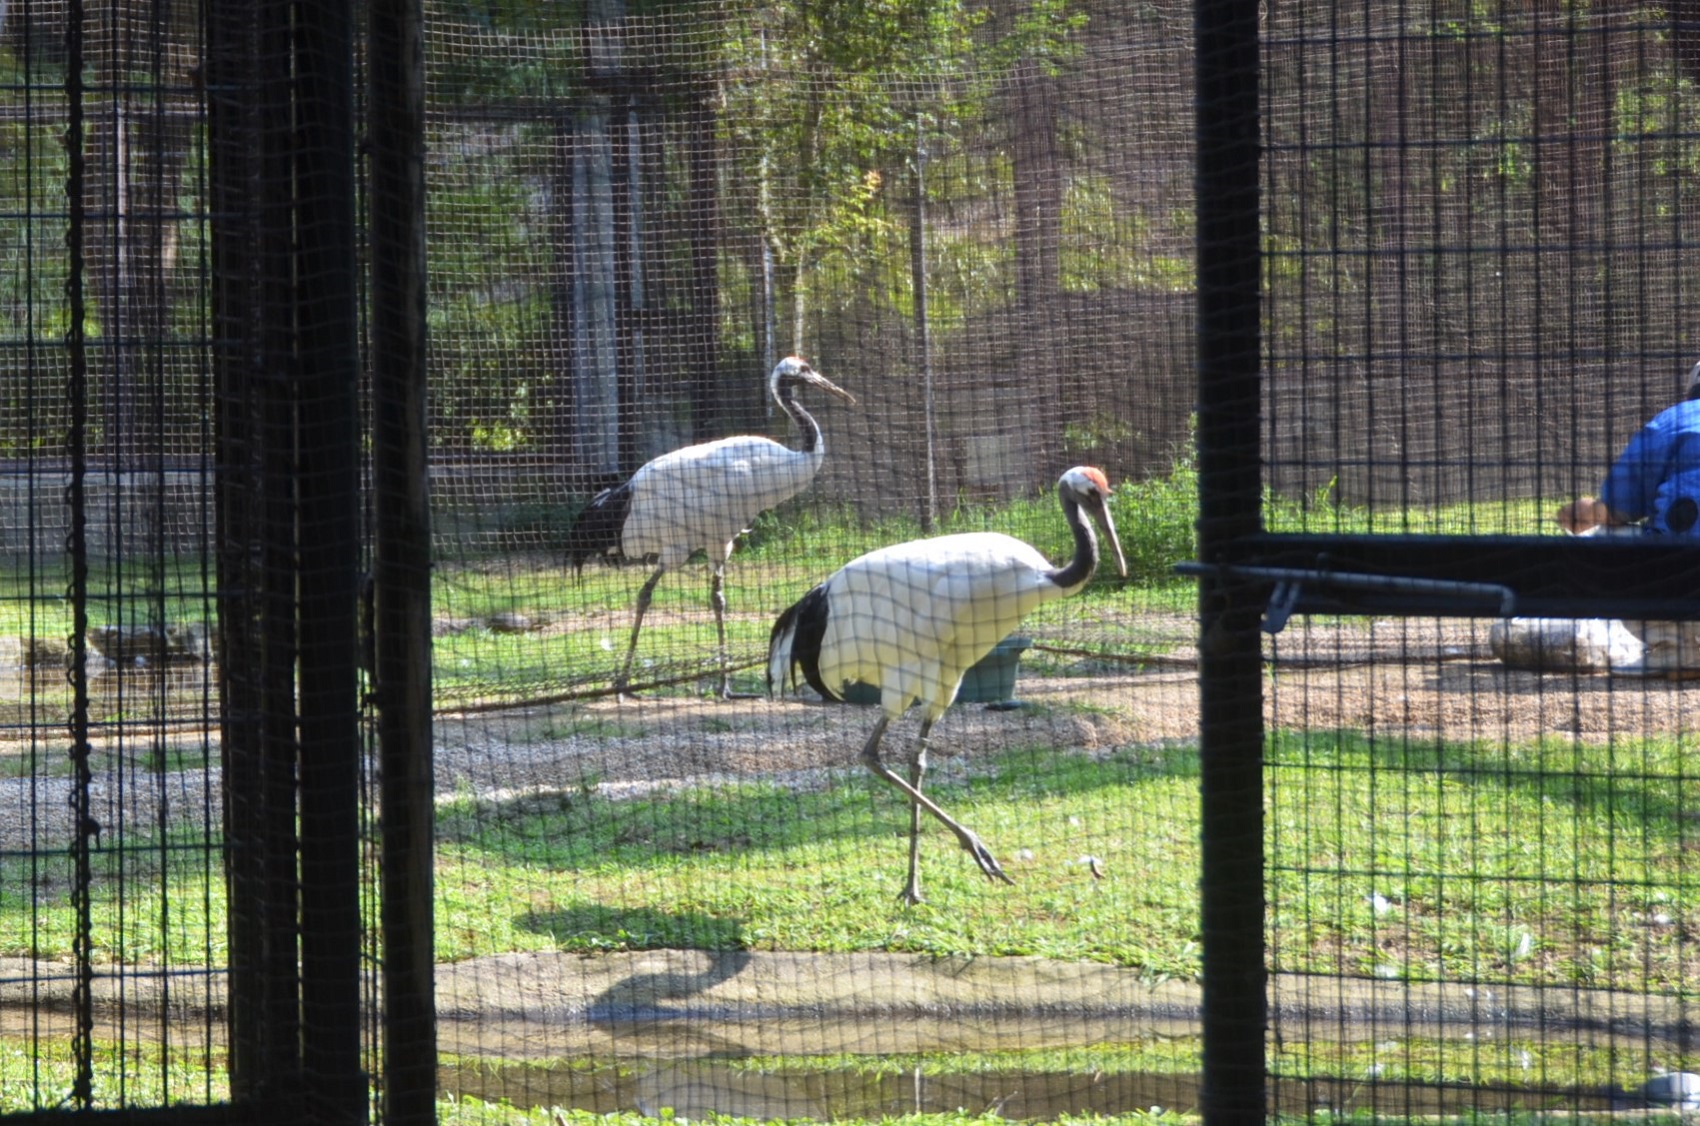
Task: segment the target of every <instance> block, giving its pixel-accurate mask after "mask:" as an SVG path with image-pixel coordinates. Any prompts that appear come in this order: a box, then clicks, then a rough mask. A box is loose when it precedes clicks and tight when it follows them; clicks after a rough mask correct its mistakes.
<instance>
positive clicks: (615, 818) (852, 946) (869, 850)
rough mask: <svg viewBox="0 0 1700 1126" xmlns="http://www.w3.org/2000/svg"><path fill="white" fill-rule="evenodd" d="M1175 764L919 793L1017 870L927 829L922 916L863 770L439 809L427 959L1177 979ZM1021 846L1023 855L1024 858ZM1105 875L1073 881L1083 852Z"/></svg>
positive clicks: (1181, 912) (883, 806) (1064, 767)
mask: <svg viewBox="0 0 1700 1126" xmlns="http://www.w3.org/2000/svg"><path fill="white" fill-rule="evenodd" d="M1194 764H1195V756H1194V755H1192V754H1190V753H1187V752H1173V753H1170V752H1165V753H1163V754H1156V753H1150V754H1131V753H1130V754H1128V755H1123V756H1118V757H1116V758H1114V759H1111V760H1108V761H1092V760H1088V759H1085V758H1081V757H1076V756H1058V755H1056V754H1055V753H1054V752H1050V751H1045V752H1028V753H1011V754H1007V755H1004V756H1002V757H1000V758H999V759H997V760H996V761H995V763H993V764H992V766H993V767H994V769H995V776H992V777H975V778H973V779H971V780H970V781H969V782H968V783H967V784H964V785H954V786H951V785H937V786H929V792H930V793H933V794H934V795H936V797H937V799H938V800H939V801H940V802H941V803H942V804H943V805H944V806H945V808H946V809H948V810H950V811H951V813H952V814H953V815H954V816H956V817H958V818H959V819H960V820H962V821H963V822H964V823H965V824H968V825H970V826H971V827H973V828H974V830H975V831H976V832H977V833H979V834H980V835H981V836H982V837H983V838H984V839H985V840H987V841H988V842H995V845H993V847H994V852H996V853H997V854H998V855H999V858H1000V860H1001V861H1002V862H1003V863H1004V865H1005V867H1006V868H1007V869H1008V870H1009V871H1010V872H1011V874H1012V875H1013V876H1014V877H1015V879H1016V881H1017V883H1016V886H1015V887H1013V888H1005V887H993V886H991V885H989V884H988V883H987V882H986V880H985V878H984V877H983V876H982V875H981V874H980V872H979V870H978V868H976V867H975V866H974V865H973V864H972V862H971V861H970V860H969V859H968V858H967V856H966V855H965V854H964V853H963V852H962V851H961V849H960V848H959V847H958V846H957V845H956V842H955V841H954V840H953V839H952V838H950V837H948V836H946V835H944V834H942V833H940V832H937V831H934V830H933V829H932V827H929V829H928V832H927V836H926V849H925V854H924V856H923V881H924V887H925V889H926V891H927V894H928V897H929V903H928V904H927V905H924V906H922V907H920V908H916V909H913V910H911V909H906V908H904V907H902V906H901V905H900V904H899V902H898V899H897V893H898V891H899V890H900V889H901V887H902V881H903V875H904V871H905V868H906V864H907V843H906V842H907V833H908V812H907V810H906V808H905V807H903V806H902V805H900V804H899V803H898V802H897V800H895V798H894V796H893V794H892V793H891V792H890V791H888V790H887V788H886V787H884V786H883V785H881V784H880V783H878V782H877V781H875V780H873V779H872V778H870V777H869V776H868V775H866V774H865V772H861V771H847V772H846V773H845V774H844V776H843V777H842V779H841V780H838V781H836V782H834V783H833V784H832V785H831V786H829V787H828V788H826V789H823V790H820V791H816V792H805V793H801V794H792V793H790V792H788V791H785V790H781V789H779V788H776V787H773V786H768V785H762V784H744V785H739V786H727V787H716V788H714V789H712V790H701V791H693V792H689V793H685V794H681V795H678V796H673V797H666V798H657V799H650V800H636V801H620V802H613V801H608V800H605V799H600V798H594V797H589V796H585V795H583V794H576V793H569V794H564V795H562V796H561V797H560V798H559V799H557V800H556V801H555V802H553V803H550V804H544V803H539V802H536V801H530V800H528V801H526V802H523V803H517V804H515V805H511V806H509V807H507V808H492V807H491V806H490V805H489V803H484V802H479V801H477V800H475V799H473V798H471V797H467V798H463V799H461V800H459V801H457V802H455V803H453V804H451V805H448V806H446V807H443V808H441V809H440V810H439V818H440V822H439V823H440V830H439V838H440V842H441V843H440V847H439V852H438V884H439V887H440V889H441V896H440V899H439V910H438V916H437V943H438V950H437V952H438V956H439V957H440V958H443V959H445V960H455V959H459V958H465V957H470V956H473V955H476V954H483V953H491V952H495V951H498V950H578V951H595V950H614V949H650V948H658V947H676V946H684V947H700V948H706V949H771V950H817V951H859V950H891V951H907V952H918V953H930V954H938V955H947V954H1033V955H1041V956H1046V957H1054V958H1064V959H1084V960H1091V961H1100V962H1110V963H1115V964H1121V965H1131V966H1138V967H1140V968H1141V969H1143V970H1144V971H1146V972H1148V973H1149V974H1151V975H1152V976H1153V977H1166V976H1177V975H1178V976H1191V975H1193V974H1194V973H1195V972H1196V959H1197V949H1196V917H1195V913H1196V908H1195V899H1196V894H1195V890H1194V886H1193V882H1192V881H1191V880H1190V879H1179V878H1169V876H1168V875H1167V873H1178V872H1179V871H1182V870H1191V869H1194V868H1195V867H1196V862H1197V851H1196V842H1195V841H1194V840H1193V839H1192V836H1190V835H1189V832H1190V827H1191V826H1193V825H1194V824H1195V819H1194V818H1193V816H1192V814H1191V812H1190V807H1191V805H1192V804H1193V802H1194V800H1195V797H1194V795H1195V793H1196V786H1197V781H1196V777H1195V774H1194ZM1023 850H1028V851H1029V852H1030V853H1031V856H1030V857H1029V856H1028V854H1027V852H1023ZM1086 854H1091V855H1096V856H1098V857H1099V858H1100V862H1101V865H1102V867H1103V868H1104V870H1106V871H1107V872H1109V873H1111V874H1112V876H1113V878H1110V879H1106V880H1103V881H1099V880H1095V879H1093V878H1092V876H1091V873H1090V871H1089V869H1088V866H1086V865H1084V864H1081V863H1079V858H1080V857H1081V856H1083V855H1086Z"/></svg>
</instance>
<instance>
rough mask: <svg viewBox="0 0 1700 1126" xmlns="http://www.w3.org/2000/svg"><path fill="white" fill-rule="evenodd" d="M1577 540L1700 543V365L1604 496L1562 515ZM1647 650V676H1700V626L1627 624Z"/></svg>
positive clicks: (1621, 461)
mask: <svg viewBox="0 0 1700 1126" xmlns="http://www.w3.org/2000/svg"><path fill="white" fill-rule="evenodd" d="M1558 523H1559V526H1560V527H1562V528H1563V529H1564V530H1565V531H1567V532H1571V533H1573V534H1575V535H1599V534H1610V533H1618V532H1640V533H1644V534H1648V535H1657V536H1686V537H1693V538H1694V539H1695V542H1696V544H1697V545H1700V364H1695V365H1694V367H1693V368H1691V369H1690V370H1689V373H1688V394H1687V397H1686V398H1684V399H1683V400H1682V402H1680V403H1677V404H1676V405H1675V406H1671V407H1666V408H1665V409H1664V410H1662V411H1660V412H1659V413H1658V414H1656V415H1654V416H1653V418H1652V419H1651V420H1650V421H1649V422H1648V423H1647V424H1646V425H1645V426H1643V427H1642V428H1641V429H1640V431H1639V432H1637V433H1636V435H1635V436H1634V437H1633V438H1631V439H1630V440H1629V443H1628V445H1626V446H1624V448H1623V452H1622V453H1621V454H1619V455H1618V458H1617V461H1615V462H1614V463H1613V464H1612V467H1611V471H1610V472H1609V473H1607V474H1606V478H1605V480H1604V481H1603V482H1601V484H1600V492H1599V495H1598V496H1591V497H1582V498H1581V499H1579V500H1574V501H1571V502H1570V503H1569V504H1567V505H1565V506H1564V507H1563V508H1561V509H1559V510H1558ZM1624 624H1625V625H1627V626H1628V627H1629V629H1630V630H1631V631H1632V632H1633V633H1635V634H1636V635H1637V636H1639V637H1640V638H1641V639H1642V641H1643V642H1644V643H1645V645H1646V654H1645V657H1644V664H1645V666H1646V668H1647V671H1649V672H1653V671H1661V672H1675V671H1677V670H1688V671H1690V672H1694V671H1700V622H1626V623H1624Z"/></svg>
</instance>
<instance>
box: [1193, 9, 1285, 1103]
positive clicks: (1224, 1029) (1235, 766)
mask: <svg viewBox="0 0 1700 1126" xmlns="http://www.w3.org/2000/svg"><path fill="white" fill-rule="evenodd" d="M1257 14H1258V0H1197V3H1196V5H1195V7H1194V37H1195V48H1196V49H1195V52H1194V58H1195V59H1196V67H1197V98H1196V107H1197V110H1196V112H1197V122H1196V124H1197V144H1198V153H1197V181H1196V188H1197V200H1198V325H1197V333H1198V383H1199V387H1198V467H1199V524H1198V536H1199V551H1200V555H1201V557H1202V558H1203V559H1204V560H1205V561H1207V562H1213V561H1217V560H1218V559H1219V556H1220V552H1221V549H1222V547H1223V546H1224V545H1225V544H1228V543H1231V542H1232V541H1233V540H1235V539H1238V538H1240V537H1242V536H1247V535H1252V534H1255V533H1256V532H1257V531H1258V530H1259V527H1260V525H1261V512H1260V504H1261V494H1262V480H1261V466H1260V461H1259V435H1260V429H1261V413H1260V411H1261V408H1260V391H1261V387H1260V381H1259V366H1260V364H1259V361H1260V349H1261V341H1260V335H1259V317H1260V312H1261V310H1260V306H1259V294H1260V287H1259V278H1260V258H1259V243H1258V207H1259V199H1258V171H1259V168H1258V155H1259V145H1258V78H1259V74H1258V43H1257ZM1254 595H1255V590H1253V589H1248V588H1247V587H1246V586H1245V585H1244V584H1239V583H1233V582H1229V581H1223V580H1219V579H1206V580H1204V581H1203V582H1202V584H1201V586H1200V596H1199V618H1200V621H1199V628H1200V641H1199V695H1200V703H1201V705H1202V707H1201V715H1202V717H1203V718H1202V720H1201V722H1200V728H1199V738H1200V755H1201V777H1200V800H1201V802H1202V805H1203V809H1202V821H1203V827H1202V832H1203V840H1202V852H1203V866H1204V871H1203V873H1202V878H1201V885H1200V887H1201V904H1200V912H1201V920H1202V930H1203V942H1204V950H1203V961H1204V1077H1203V1088H1202V1091H1201V1093H1200V1094H1201V1109H1202V1111H1203V1114H1204V1120H1205V1121H1206V1122H1207V1123H1210V1124H1211V1126H1221V1124H1225V1123H1246V1124H1251V1123H1262V1122H1263V1121H1264V1118H1265V1105H1266V1100H1267V1095H1266V1090H1265V1076H1264V1034H1265V1023H1266V1021H1267V1009H1268V999H1267V992H1266V991H1267V985H1268V983H1267V978H1268V974H1267V971H1266V967H1265V964H1264V947H1263V924H1264V898H1263V894H1264V893H1263V680H1262V669H1261V641H1260V638H1259V633H1258V610H1259V608H1258V605H1257V601H1256V598H1255V597H1254Z"/></svg>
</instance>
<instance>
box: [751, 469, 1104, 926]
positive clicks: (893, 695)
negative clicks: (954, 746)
mask: <svg viewBox="0 0 1700 1126" xmlns="http://www.w3.org/2000/svg"><path fill="white" fill-rule="evenodd" d="M1057 496H1058V498H1059V499H1060V500H1061V501H1062V509H1063V515H1064V517H1065V518H1066V519H1067V520H1068V525H1069V527H1070V528H1071V529H1072V530H1073V531H1074V558H1073V559H1070V560H1069V561H1068V562H1067V563H1066V564H1064V565H1063V566H1061V567H1053V566H1051V563H1050V560H1048V559H1046V558H1045V557H1044V556H1043V555H1041V554H1040V553H1039V552H1038V551H1037V550H1035V549H1034V548H1032V547H1030V546H1029V545H1027V544H1025V543H1022V542H1021V541H1020V540H1018V539H1015V538H1013V537H1010V536H1006V535H1001V534H999V533H996V532H971V533H968V534H965V535H953V536H938V537H935V538H933V539H923V540H910V541H909V542H907V543H900V544H896V545H894V546H892V547H883V548H880V549H879V550H877V551H871V552H869V553H868V554H866V555H863V556H861V557H860V558H858V559H854V560H852V561H851V562H849V563H846V564H845V565H844V566H843V567H842V568H840V569H839V570H838V571H837V572H836V573H835V574H833V575H832V577H830V578H828V579H827V580H826V581H825V582H823V583H821V584H820V585H819V586H817V587H815V588H814V589H813V590H811V591H809V593H807V594H805V595H804V596H803V597H802V599H801V600H800V601H798V602H797V603H796V604H795V605H794V606H792V607H791V608H790V609H788V610H786V611H785V612H784V613H783V614H781V615H780V616H779V620H778V621H777V622H775V623H774V626H773V633H772V636H771V637H770V639H769V642H768V651H767V662H768V664H767V683H768V690H769V691H770V692H771V691H773V690H774V688H775V686H778V687H779V688H781V689H784V688H785V687H794V686H795V683H796V672H797V670H798V669H801V670H802V673H803V679H805V680H807V681H808V683H809V685H810V687H812V688H813V689H814V690H815V691H816V692H819V693H820V694H821V695H822V696H823V697H825V698H826V699H828V700H842V699H843V698H844V697H843V694H844V688H845V686H846V685H847V684H849V683H852V682H855V681H861V682H862V683H865V684H871V685H876V686H878V688H879V690H880V718H879V722H877V723H875V724H874V730H873V732H872V734H870V735H869V736H868V741H867V742H866V743H865V744H863V746H862V752H861V759H862V762H863V764H864V765H865V766H867V768H868V769H869V770H871V771H873V772H874V774H875V775H876V776H877V777H879V778H880V779H881V780H883V781H885V782H887V783H889V784H890V785H892V786H895V787H896V788H897V789H899V790H901V791H903V793H904V794H906V795H907V796H908V798H909V801H910V818H909V883H908V885H907V886H906V887H905V888H904V889H903V898H904V899H905V900H907V901H908V902H909V903H920V902H921V876H920V861H921V836H920V833H921V811H922V810H926V811H927V812H928V813H930V814H932V815H933V816H934V817H936V818H938V819H939V821H940V822H942V823H943V824H944V826H945V828H947V829H949V830H950V831H951V832H952V833H954V834H955V835H956V839H957V840H958V841H960V842H962V847H963V848H964V849H966V850H967V851H968V854H969V855H970V856H972V857H973V858H974V861H975V863H977V864H979V866H980V870H981V871H982V872H984V873H985V874H986V877H987V878H988V879H991V880H1002V881H1003V882H1005V883H1013V882H1014V881H1013V880H1011V879H1010V878H1009V877H1008V876H1007V875H1005V874H1004V870H1003V869H1002V868H1001V867H1000V866H999V865H998V862H997V860H996V859H995V858H994V857H993V856H992V854H991V852H989V851H988V850H987V849H986V846H985V845H983V844H981V843H980V838H979V837H977V836H975V835H974V833H973V832H971V831H970V830H969V829H967V828H966V827H965V826H963V825H961V824H960V823H958V822H957V821H956V820H955V819H953V818H952V817H951V816H950V815H949V814H947V813H946V812H945V811H944V810H943V809H940V808H939V806H938V805H937V804H936V803H935V802H933V801H932V799H930V798H928V797H927V796H926V795H924V794H922V793H921V778H922V775H924V774H925V773H926V769H927V740H928V737H929V736H930V735H931V733H932V729H933V724H934V723H935V722H937V721H938V718H939V717H940V716H942V715H943V714H944V713H945V710H946V709H948V708H949V707H950V705H951V703H952V702H954V701H955V699H956V691H957V688H958V687H960V686H961V684H962V674H963V673H964V672H966V671H967V670H968V668H969V666H971V665H973V664H974V663H975V662H976V661H978V660H980V658H982V657H984V656H985V655H986V654H987V653H990V652H991V651H992V649H993V647H995V646H996V645H997V643H998V642H1000V641H1002V640H1003V639H1004V637H1005V636H1007V635H1008V634H1009V632H1010V631H1011V630H1013V629H1014V628H1015V627H1016V626H1017V625H1018V624H1019V623H1020V621H1021V619H1022V618H1023V617H1025V616H1026V615H1027V613H1028V612H1029V611H1030V610H1032V609H1033V608H1034V607H1035V606H1038V605H1039V604H1040V603H1041V602H1049V601H1050V600H1051V599H1053V598H1062V597H1064V596H1066V595H1070V594H1073V593H1074V592H1075V591H1077V590H1079V589H1080V588H1081V587H1083V586H1085V585H1086V583H1087V581H1088V580H1089V579H1091V578H1092V573H1093V572H1094V571H1095V570H1097V568H1098V537H1097V536H1096V535H1095V534H1094V533H1093V530H1092V525H1091V524H1090V523H1088V522H1087V521H1086V520H1085V519H1084V518H1083V517H1082V515H1081V513H1082V510H1084V511H1085V512H1087V513H1090V514H1091V516H1092V519H1093V520H1094V521H1096V522H1097V524H1098V526H1099V527H1100V528H1102V529H1103V530H1104V537H1105V538H1106V539H1108V540H1109V542H1110V548H1111V550H1112V551H1113V552H1114V553H1115V558H1116V570H1117V571H1118V572H1119V573H1120V574H1121V575H1122V576H1124V577H1125V576H1126V575H1127V562H1126V560H1125V559H1124V558H1123V557H1122V547H1121V542H1120V541H1119V540H1117V539H1116V525H1115V521H1114V520H1112V519H1111V517H1110V509H1109V499H1110V483H1109V481H1108V480H1107V479H1106V478H1105V477H1104V474H1103V472H1102V471H1101V470H1098V469H1094V468H1091V467H1090V466H1077V467H1076V468H1074V469H1070V470H1069V471H1068V472H1067V473H1064V474H1063V475H1062V480H1060V481H1058V482H1057ZM913 703H918V704H920V705H921V709H922V712H921V729H920V735H919V737H918V738H917V739H916V741H915V752H914V756H913V757H912V758H911V759H910V765H909V781H907V782H905V781H904V780H903V779H901V778H899V777H898V776H897V775H896V774H893V773H892V772H891V770H890V769H888V768H887V767H886V765H885V763H884V762H882V761H881V760H880V753H879V745H880V738H881V737H882V736H883V735H884V734H885V729H886V727H887V725H889V724H890V723H891V721H892V720H894V719H897V718H898V717H899V716H901V715H902V714H903V713H904V712H905V711H907V710H908V708H909V706H910V705H911V704H913Z"/></svg>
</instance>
